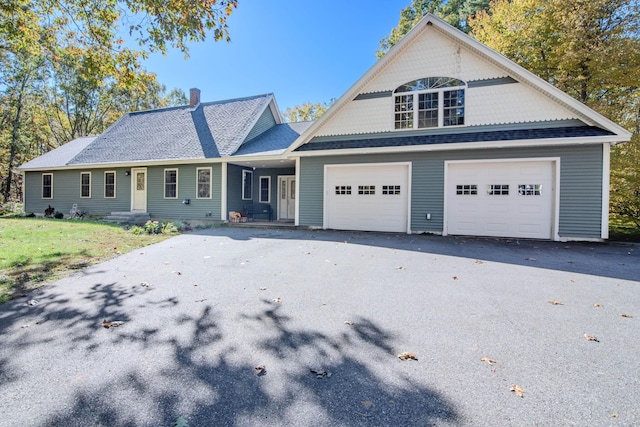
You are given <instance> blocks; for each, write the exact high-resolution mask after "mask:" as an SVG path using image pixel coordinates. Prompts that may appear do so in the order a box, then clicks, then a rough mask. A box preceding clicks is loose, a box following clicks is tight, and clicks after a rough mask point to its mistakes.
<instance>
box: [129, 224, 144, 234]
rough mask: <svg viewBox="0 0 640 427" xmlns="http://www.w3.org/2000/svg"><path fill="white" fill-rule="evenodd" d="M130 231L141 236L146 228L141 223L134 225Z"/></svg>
mask: <svg viewBox="0 0 640 427" xmlns="http://www.w3.org/2000/svg"><path fill="white" fill-rule="evenodd" d="M129 231H130V232H132V233H133V234H135V235H136V236H139V235H140V234H142V233H143V232H144V228H142V227H140V226H139V225H132V226H131V228H130V229H129Z"/></svg>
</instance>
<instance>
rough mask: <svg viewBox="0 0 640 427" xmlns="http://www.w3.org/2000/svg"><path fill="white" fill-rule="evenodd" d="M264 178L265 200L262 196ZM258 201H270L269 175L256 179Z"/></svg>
mask: <svg viewBox="0 0 640 427" xmlns="http://www.w3.org/2000/svg"><path fill="white" fill-rule="evenodd" d="M263 179H266V180H267V200H264V199H263V198H262V180H263ZM258 187H259V188H258V192H259V194H258V201H259V202H260V203H271V177H270V176H261V177H260V178H259V179H258Z"/></svg>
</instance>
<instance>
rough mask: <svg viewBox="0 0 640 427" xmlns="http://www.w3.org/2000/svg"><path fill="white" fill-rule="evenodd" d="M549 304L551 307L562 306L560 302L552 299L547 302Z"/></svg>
mask: <svg viewBox="0 0 640 427" xmlns="http://www.w3.org/2000/svg"><path fill="white" fill-rule="evenodd" d="M549 304H553V305H564V303H563V302H562V301H556V300H554V299H552V300H549Z"/></svg>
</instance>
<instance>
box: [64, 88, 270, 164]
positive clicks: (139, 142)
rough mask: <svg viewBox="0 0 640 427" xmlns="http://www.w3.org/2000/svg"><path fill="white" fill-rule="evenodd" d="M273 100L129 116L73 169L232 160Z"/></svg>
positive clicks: (234, 101)
mask: <svg viewBox="0 0 640 427" xmlns="http://www.w3.org/2000/svg"><path fill="white" fill-rule="evenodd" d="M271 98H272V95H270V94H267V95H258V96H253V97H247V98H239V99H232V100H227V101H218V102H209V103H202V104H200V105H199V106H198V107H197V108H196V109H195V110H193V111H192V110H191V109H190V108H189V107H188V106H182V107H173V108H166V109H162V110H151V111H140V112H135V113H128V114H126V115H125V116H123V117H122V118H121V119H120V120H118V121H117V122H116V123H115V124H114V125H113V126H111V127H110V128H109V129H108V130H107V131H105V132H104V133H103V134H102V135H100V136H99V137H97V138H96V139H95V140H94V141H93V142H92V143H91V144H89V145H88V146H87V147H86V148H85V149H84V150H82V152H80V153H79V154H78V155H77V156H76V157H75V158H74V159H73V160H71V161H70V162H69V163H68V164H69V165H78V164H96V163H119V162H132V161H145V160H146V161H152V160H171V159H175V160H181V159H204V158H217V157H221V156H229V155H231V154H233V153H234V152H235V150H236V149H237V148H238V147H239V146H240V144H241V143H242V141H243V139H244V138H245V137H246V135H247V134H248V133H249V131H250V127H251V126H252V125H253V124H254V122H255V119H256V118H257V117H259V115H260V114H261V113H262V112H263V111H264V109H265V108H266V107H267V105H268V104H269V102H270V101H271Z"/></svg>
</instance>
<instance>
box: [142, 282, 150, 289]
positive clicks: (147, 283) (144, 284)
mask: <svg viewBox="0 0 640 427" xmlns="http://www.w3.org/2000/svg"><path fill="white" fill-rule="evenodd" d="M140 286H142V287H143V288H148V287H149V286H151V283H149V282H141V283H140Z"/></svg>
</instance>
